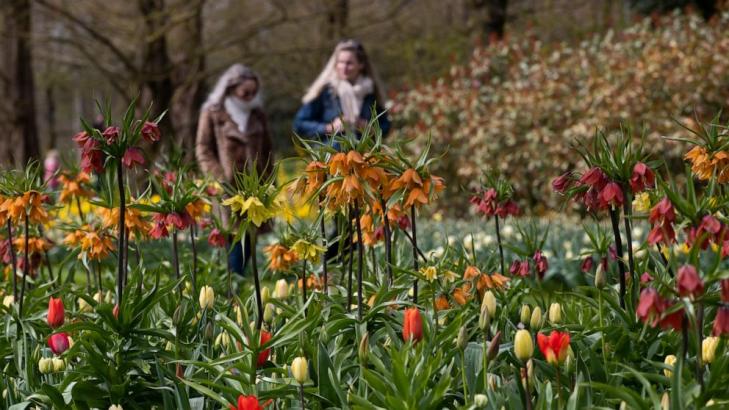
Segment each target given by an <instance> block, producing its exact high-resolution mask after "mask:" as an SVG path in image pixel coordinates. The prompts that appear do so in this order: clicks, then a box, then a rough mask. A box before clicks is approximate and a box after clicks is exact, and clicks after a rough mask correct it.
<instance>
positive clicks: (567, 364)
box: [564, 345, 575, 374]
mask: <svg viewBox="0 0 729 410" xmlns="http://www.w3.org/2000/svg"><path fill="white" fill-rule="evenodd" d="M574 367H575V352H574V351H573V350H572V345H570V346H568V347H567V357H565V359H564V372H565V374H570V373H571V372H572V369H573V368H574Z"/></svg>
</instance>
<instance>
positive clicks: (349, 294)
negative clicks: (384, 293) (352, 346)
mask: <svg viewBox="0 0 729 410" xmlns="http://www.w3.org/2000/svg"><path fill="white" fill-rule="evenodd" d="M347 226H348V227H347V232H348V235H347V241H349V260H348V261H347V263H348V264H349V269H348V272H347V277H348V280H347V312H351V311H352V274H353V273H352V272H353V269H354V241H353V240H352V238H353V237H354V228H353V227H352V207H351V206H350V207H349V210H348V211H347Z"/></svg>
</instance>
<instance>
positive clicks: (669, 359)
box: [663, 354, 676, 378]
mask: <svg viewBox="0 0 729 410" xmlns="http://www.w3.org/2000/svg"><path fill="white" fill-rule="evenodd" d="M663 363H664V364H666V365H668V366H671V369H663V374H665V375H666V377H669V378H670V377H671V376H672V375H673V365H674V364H675V363H676V356H674V355H672V354H669V355H668V356H666V358H665V359H663Z"/></svg>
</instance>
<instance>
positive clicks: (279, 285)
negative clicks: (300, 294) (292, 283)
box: [273, 279, 289, 300]
mask: <svg viewBox="0 0 729 410" xmlns="http://www.w3.org/2000/svg"><path fill="white" fill-rule="evenodd" d="M273 297H275V298H276V299H278V300H283V299H286V298H287V297H289V285H288V284H287V283H286V280H285V279H279V280H277V281H276V287H275V289H274V290H273Z"/></svg>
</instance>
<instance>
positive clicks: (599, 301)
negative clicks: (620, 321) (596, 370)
mask: <svg viewBox="0 0 729 410" xmlns="http://www.w3.org/2000/svg"><path fill="white" fill-rule="evenodd" d="M597 304H598V309H599V312H600V333H601V337H600V342H601V344H602V361H603V370H604V371H605V374H606V375H607V374H608V365H607V352H606V351H605V327H604V326H605V324H604V323H605V322H604V321H603V315H602V290H598V293H597Z"/></svg>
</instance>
